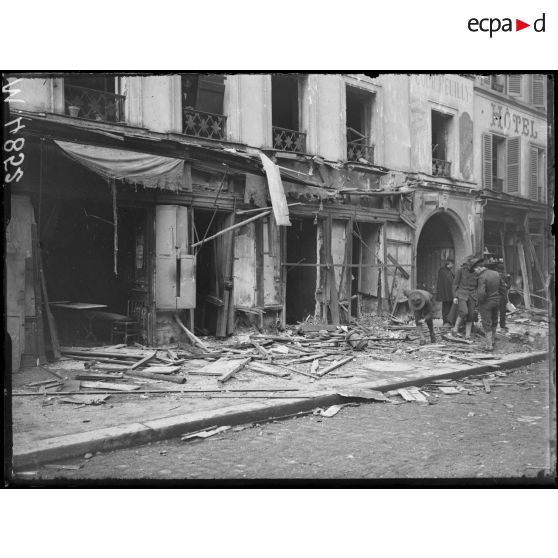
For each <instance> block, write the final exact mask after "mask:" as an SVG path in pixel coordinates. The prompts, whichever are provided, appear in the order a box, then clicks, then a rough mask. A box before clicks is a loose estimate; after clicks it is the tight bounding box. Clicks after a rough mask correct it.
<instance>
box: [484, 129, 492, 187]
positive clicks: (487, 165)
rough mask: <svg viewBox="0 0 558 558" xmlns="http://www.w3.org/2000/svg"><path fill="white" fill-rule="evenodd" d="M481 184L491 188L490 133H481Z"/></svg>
mask: <svg viewBox="0 0 558 558" xmlns="http://www.w3.org/2000/svg"><path fill="white" fill-rule="evenodd" d="M482 185H483V188H488V189H490V190H492V134H483V135H482Z"/></svg>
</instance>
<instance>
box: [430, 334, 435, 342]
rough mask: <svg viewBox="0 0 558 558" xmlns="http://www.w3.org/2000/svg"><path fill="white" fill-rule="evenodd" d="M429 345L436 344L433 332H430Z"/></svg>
mask: <svg viewBox="0 0 558 558" xmlns="http://www.w3.org/2000/svg"><path fill="white" fill-rule="evenodd" d="M430 343H436V336H435V335H434V332H433V331H431V332H430Z"/></svg>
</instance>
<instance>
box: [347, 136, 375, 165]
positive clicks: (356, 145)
mask: <svg viewBox="0 0 558 558" xmlns="http://www.w3.org/2000/svg"><path fill="white" fill-rule="evenodd" d="M347 161H355V162H357V163H369V164H373V163H374V146H373V145H367V144H366V140H364V141H363V140H356V141H347Z"/></svg>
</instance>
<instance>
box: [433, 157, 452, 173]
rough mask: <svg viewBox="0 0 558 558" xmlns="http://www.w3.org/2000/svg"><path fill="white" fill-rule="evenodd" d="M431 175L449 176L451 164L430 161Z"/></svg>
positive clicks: (448, 162)
mask: <svg viewBox="0 0 558 558" xmlns="http://www.w3.org/2000/svg"><path fill="white" fill-rule="evenodd" d="M432 174H433V175H434V176H451V162H450V161H444V160H442V159H432Z"/></svg>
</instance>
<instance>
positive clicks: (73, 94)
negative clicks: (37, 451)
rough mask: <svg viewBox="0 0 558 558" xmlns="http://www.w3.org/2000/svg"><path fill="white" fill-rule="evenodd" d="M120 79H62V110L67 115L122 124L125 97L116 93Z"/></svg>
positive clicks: (76, 76) (92, 76)
mask: <svg viewBox="0 0 558 558" xmlns="http://www.w3.org/2000/svg"><path fill="white" fill-rule="evenodd" d="M118 81H119V78H118V77H116V76H114V75H100V74H74V75H68V76H65V77H64V107H65V112H66V114H69V115H70V116H74V117H79V118H87V119H89V120H102V121H105V122H122V121H124V118H125V115H124V101H125V96H124V95H120V94H119V93H118Z"/></svg>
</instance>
